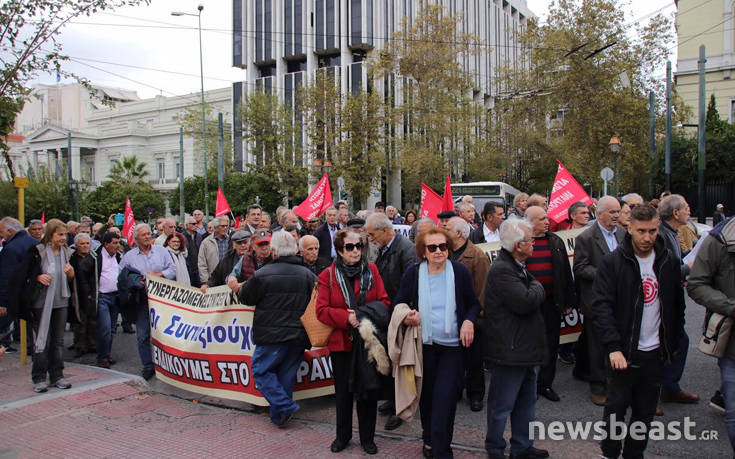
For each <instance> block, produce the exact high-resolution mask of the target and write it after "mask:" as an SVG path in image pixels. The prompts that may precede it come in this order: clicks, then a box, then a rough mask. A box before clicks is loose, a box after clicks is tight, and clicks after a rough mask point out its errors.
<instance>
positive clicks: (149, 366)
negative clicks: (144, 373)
mask: <svg viewBox="0 0 735 459" xmlns="http://www.w3.org/2000/svg"><path fill="white" fill-rule="evenodd" d="M136 308H137V311H136V312H137V313H136V317H135V337H136V338H137V339H138V354H140V363H142V364H143V370H153V356H152V355H151V352H152V350H151V317H150V315H149V313H148V302H147V301H145V302H143V303H141V304H139V305H137V306H136Z"/></svg>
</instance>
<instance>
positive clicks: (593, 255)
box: [574, 222, 625, 314]
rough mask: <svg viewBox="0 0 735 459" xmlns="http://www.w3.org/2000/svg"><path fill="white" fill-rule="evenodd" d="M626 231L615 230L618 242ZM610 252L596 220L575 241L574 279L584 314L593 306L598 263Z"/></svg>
mask: <svg viewBox="0 0 735 459" xmlns="http://www.w3.org/2000/svg"><path fill="white" fill-rule="evenodd" d="M624 233H625V231H624V230H620V229H618V230H616V231H615V237H616V238H617V240H618V244H620V242H621V241H622V240H623V237H624V235H625V234H624ZM608 253H610V249H609V248H608V247H607V243H606V242H605V237H604V236H603V235H602V231H601V230H600V226H599V225H598V224H597V223H596V222H595V223H593V224H592V225H591V226H590V227H588V228H587V229H585V230H584V231H582V233H580V235H579V236H577V239H575V241H574V281H575V282H576V285H577V294H578V296H579V304H580V306H581V309H582V313H583V314H587V312H588V310H589V308H590V307H591V306H592V283H593V282H594V281H595V274H596V273H597V265H598V264H599V263H600V261H602V257H604V256H605V255H607V254H608Z"/></svg>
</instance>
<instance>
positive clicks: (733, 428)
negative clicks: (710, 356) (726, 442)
mask: <svg viewBox="0 0 735 459" xmlns="http://www.w3.org/2000/svg"><path fill="white" fill-rule="evenodd" d="M718 364H719V365H720V376H721V378H722V389H721V390H722V395H723V396H724V397H725V428H726V429H727V436H728V437H729V438H730V446H732V450H733V451H734V452H735V359H733V358H732V357H727V356H726V357H721V358H720V359H719V361H718Z"/></svg>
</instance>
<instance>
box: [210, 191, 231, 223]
mask: <svg viewBox="0 0 735 459" xmlns="http://www.w3.org/2000/svg"><path fill="white" fill-rule="evenodd" d="M229 213H232V211H231V210H230V205H229V204H227V199H225V194H224V193H223V192H222V188H217V207H215V210H214V216H215V217H221V216H223V215H227V214H229Z"/></svg>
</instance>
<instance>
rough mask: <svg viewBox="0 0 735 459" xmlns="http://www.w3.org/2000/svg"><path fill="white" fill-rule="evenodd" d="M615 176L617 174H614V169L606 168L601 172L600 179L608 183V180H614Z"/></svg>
mask: <svg viewBox="0 0 735 459" xmlns="http://www.w3.org/2000/svg"><path fill="white" fill-rule="evenodd" d="M614 176H615V173H614V172H613V170H612V169H610V168H609V167H606V168H604V169H602V170H601V171H600V178H601V179H602V180H605V181H608V180H612V178H613V177H614Z"/></svg>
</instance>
